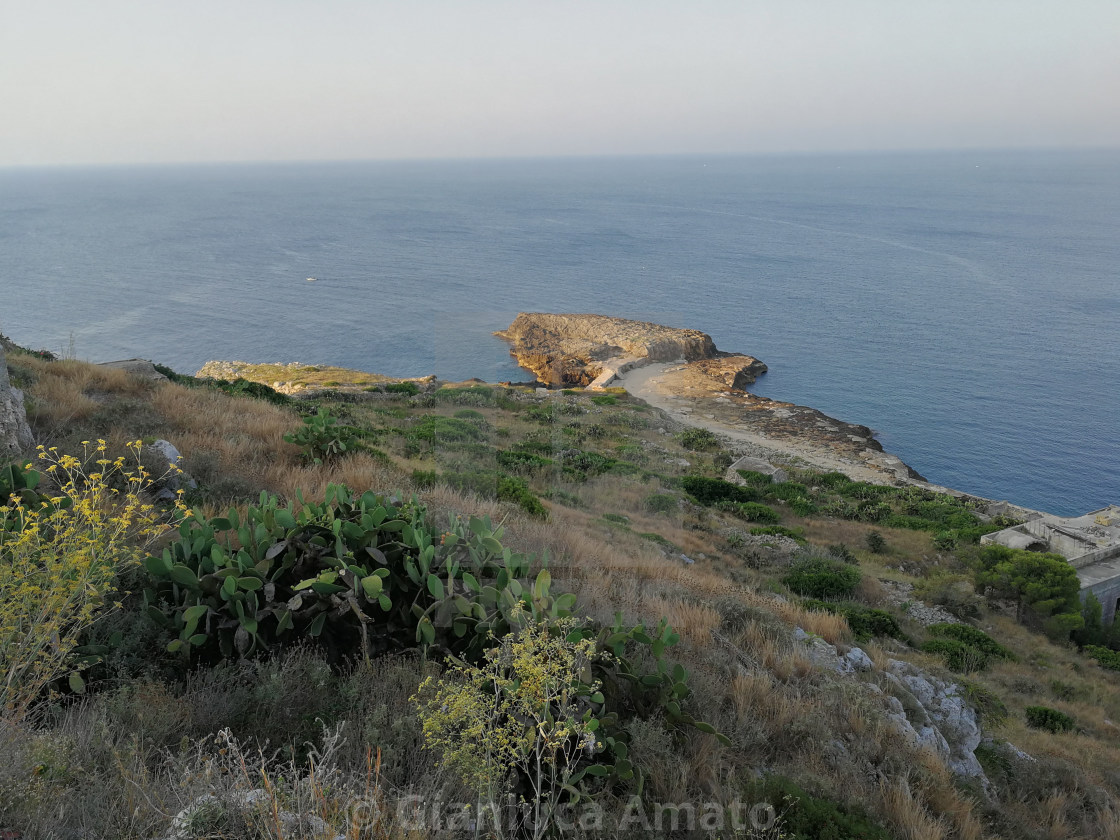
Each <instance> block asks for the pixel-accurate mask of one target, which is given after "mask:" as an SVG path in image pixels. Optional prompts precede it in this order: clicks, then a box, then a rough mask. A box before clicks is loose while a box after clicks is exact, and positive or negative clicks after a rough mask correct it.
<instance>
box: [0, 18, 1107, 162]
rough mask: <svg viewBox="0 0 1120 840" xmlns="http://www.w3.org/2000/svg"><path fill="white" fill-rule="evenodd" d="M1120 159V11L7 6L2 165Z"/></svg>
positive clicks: (1, 73) (0, 60)
mask: <svg viewBox="0 0 1120 840" xmlns="http://www.w3.org/2000/svg"><path fill="white" fill-rule="evenodd" d="M1069 145H1074V146H1120V0H726V1H725V0H673V2H661V0H566V1H565V2H551V0H508V1H507V2H503V0H392V2H390V0H316V1H315V2H312V0H190V1H189V2H186V0H0V166H6V165H13V164H56V163H66V164H69V163H128V162H153V161H227V160H333V159H354V158H402V157H403V158H412V157H496V156H511V155H516V156H522V155H585V154H651V153H652V154H660V153H741V152H742V153H750V152H768V151H831V150H857V149H908V148H918V149H931V148H944V147H1011V146H1016V147H1018V146H1069Z"/></svg>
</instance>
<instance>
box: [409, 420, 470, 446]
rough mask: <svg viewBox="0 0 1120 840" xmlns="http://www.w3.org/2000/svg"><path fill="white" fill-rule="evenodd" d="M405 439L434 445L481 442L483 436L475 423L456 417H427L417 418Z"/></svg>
mask: <svg viewBox="0 0 1120 840" xmlns="http://www.w3.org/2000/svg"><path fill="white" fill-rule="evenodd" d="M407 437H409V438H411V439H413V440H421V441H425V442H426V443H433V444H434V443H437V442H438V443H459V442H462V441H470V440H481V439H482V437H483V434H482V430H481V429H479V428H478V425H477V424H475V423H470V422H468V421H466V420H461V419H459V418H457V417H441V416H438V415H428V416H426V417H420V418H418V420H417V422H416V425H414V426H413V427H412V428H411V429H409V431H408V434H407Z"/></svg>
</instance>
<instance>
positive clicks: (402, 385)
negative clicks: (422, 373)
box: [382, 382, 420, 397]
mask: <svg viewBox="0 0 1120 840" xmlns="http://www.w3.org/2000/svg"><path fill="white" fill-rule="evenodd" d="M382 388H383V390H384V391H385V393H386V394H403V395H404V396H406V397H415V396H416V395H417V394H419V393H420V386H419V385H417V384H416V383H415V382H389V383H388V384H386V385H384V386H382Z"/></svg>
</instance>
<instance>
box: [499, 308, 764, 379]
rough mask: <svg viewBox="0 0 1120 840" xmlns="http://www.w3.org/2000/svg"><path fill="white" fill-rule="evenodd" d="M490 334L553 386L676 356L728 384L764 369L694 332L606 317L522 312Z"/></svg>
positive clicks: (518, 359)
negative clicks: (506, 345) (501, 341)
mask: <svg viewBox="0 0 1120 840" xmlns="http://www.w3.org/2000/svg"><path fill="white" fill-rule="evenodd" d="M494 335H496V336H498V337H499V338H502V339H504V340H506V341H508V342H509V343H510V345H511V347H510V355H512V356H514V357H515V358H516V359H517V363H518V364H519V365H521V366H522V367H523V368H525V369H527V370H531V371H532V372H533V373H534V374H535V375H536V377H537V379H538V380H540V381H541V382H542V383H544V384H546V385H551V386H553V387H561V386H576V385H591V384H592V383H593V382H595V381H596V380H597V379H599V378H600V377H602V376H603V374H604V373H607V374H614V373H621V372H623V369H628V368H633V367H637V366H640V365H643V364H648V363H650V362H672V361H676V360H678V359H683V360H684V361H686V362H703V363H705V364H706V365H707V366H708V367H707V368H706V369H709V370H711V372H712V374H713V375H714V376H715V377H716V378H719V379H721V381H725V384H726V385H727V386H728V387H736V388H741V387H744V386H745V385H748V384H750V383H752V382H754V379H755V377H757V376H758V374H760V373H762V372H764V371H765V370H766V365H764V364H762V362H760V361H758V360H757V359H753V358H751V357H749V356H730V355H729V354H726V353H720V352H719V351H718V350H716V345H715V343H714V342H713V341H712V337H711V336H710V335H708V334H707V333H703V332H700V331H699V330H689V329H677V328H675V327H666V326H662V325H661V324H652V323H649V322H648V321H631V320H628V319H626V318H610V317H608V316H606V315H553V314H548V313H544V312H522V313H521V314H520V315H518V316H517V318H515V319H514V321H513V323H512V324H510V325H509V328H508V329H505V330H501V331H499V332H496V333H494Z"/></svg>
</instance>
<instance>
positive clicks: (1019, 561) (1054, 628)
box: [976, 545, 1085, 636]
mask: <svg viewBox="0 0 1120 840" xmlns="http://www.w3.org/2000/svg"><path fill="white" fill-rule="evenodd" d="M979 560H980V562H979V568H978V569H977V571H976V586H977V588H979V589H987V590H990V591H991V592H992V594H994V595H996V596H997V597H1003V598H1012V599H1014V600H1015V605H1016V617H1017V618H1018V620H1020V621H1023V620H1024V619H1025V618H1027V617H1029V616H1032V615H1033V616H1035V617H1037V618H1039V619H1041V621H1042V623H1043V625H1044V627H1045V628H1046V631H1047V632H1048V633H1050V634H1052V635H1054V636H1062V635H1066V636H1068V634H1069V633H1070V632H1072V631H1074V630H1078V629H1080V628H1081V627H1082V626H1084V624H1085V619H1084V618H1083V617H1082V615H1081V602H1080V599H1079V598H1078V593H1079V592H1080V591H1081V582H1080V581H1079V580H1078V578H1077V570H1076V569H1074V568H1073V566H1071V565H1070V564H1069V563H1068V562H1066V559H1065V558H1064V557H1062V556H1061V555H1060V554H1040V553H1038V552H1033V551H1023V550H1021V549H1015V548H1007V547H1005V546H1002V545H990V546H986V547H985V548H983V549H981V551H980V555H979Z"/></svg>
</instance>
